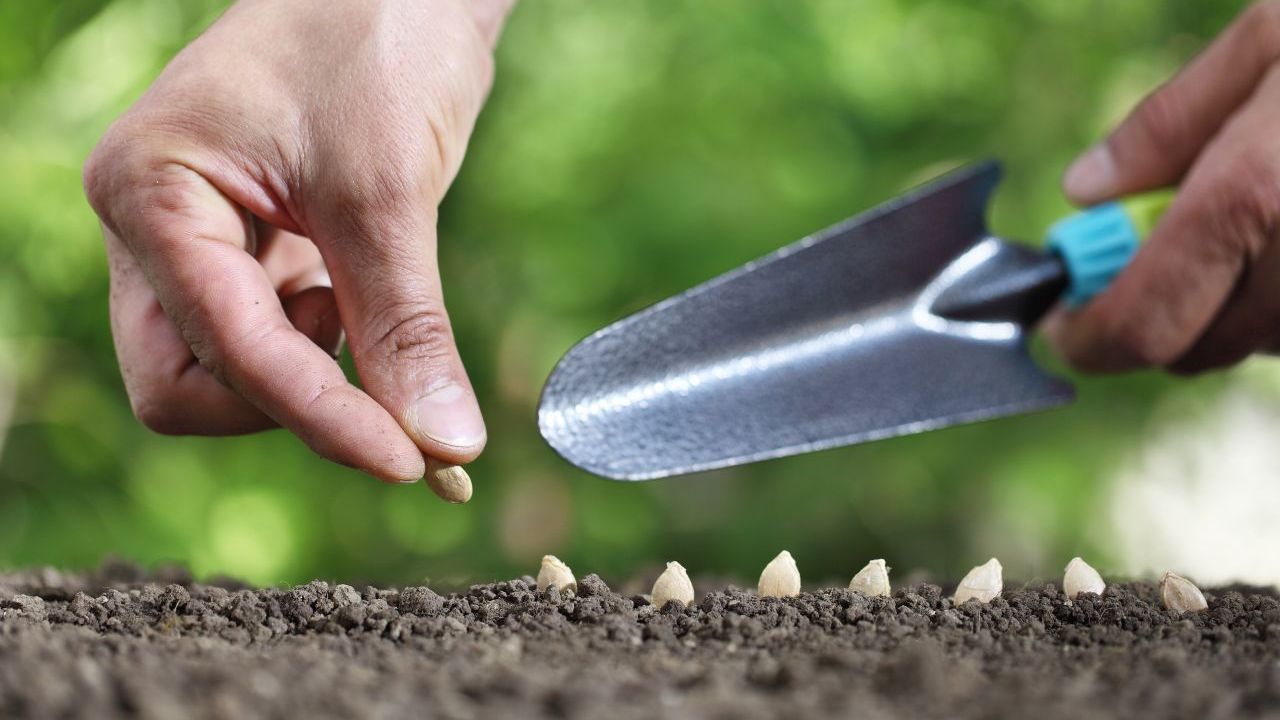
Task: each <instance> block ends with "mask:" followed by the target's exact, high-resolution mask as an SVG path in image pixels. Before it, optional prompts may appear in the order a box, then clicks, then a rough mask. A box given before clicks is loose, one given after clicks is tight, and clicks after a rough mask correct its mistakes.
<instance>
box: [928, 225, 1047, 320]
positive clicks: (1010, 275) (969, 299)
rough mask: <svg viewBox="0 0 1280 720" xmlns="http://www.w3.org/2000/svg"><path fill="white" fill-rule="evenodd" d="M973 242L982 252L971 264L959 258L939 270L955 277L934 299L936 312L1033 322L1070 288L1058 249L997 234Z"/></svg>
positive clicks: (955, 316) (958, 317) (932, 306)
mask: <svg viewBox="0 0 1280 720" xmlns="http://www.w3.org/2000/svg"><path fill="white" fill-rule="evenodd" d="M988 244H990V245H989V246H988ZM974 247H975V250H978V249H981V250H982V252H981V253H980V255H979V256H978V258H977V260H976V261H972V260H971V261H970V265H971V266H963V267H957V264H958V263H959V262H960V261H957V263H953V265H952V266H950V267H948V269H947V270H944V271H943V273H942V274H940V275H939V277H944V276H946V275H947V274H948V273H953V274H954V277H948V278H947V284H946V286H945V288H944V289H943V290H942V291H941V292H940V293H939V294H938V296H937V297H936V298H935V299H934V300H933V302H932V303H931V304H930V306H929V309H930V312H932V313H933V314H934V315H937V316H939V317H944V318H947V319H950V320H962V321H977V322H1015V323H1018V324H1019V325H1022V326H1023V327H1031V326H1033V325H1035V324H1036V323H1037V322H1039V320H1040V318H1042V317H1044V314H1045V313H1046V312H1048V310H1049V308H1051V307H1053V305H1054V303H1056V302H1057V301H1058V299H1059V298H1060V297H1061V296H1062V293H1063V292H1064V291H1065V290H1066V289H1067V284H1068V282H1069V278H1068V275H1067V269H1066V266H1065V265H1063V263H1062V259H1061V258H1059V257H1058V255H1057V254H1055V253H1047V252H1043V251H1041V250H1037V249H1035V248H1030V247H1027V246H1025V245H1020V244H1018V243H1012V242H1008V241H1005V240H1002V239H1000V238H995V237H991V238H987V239H986V240H983V241H982V243H980V244H979V245H975V246H974ZM962 260H963V258H962Z"/></svg>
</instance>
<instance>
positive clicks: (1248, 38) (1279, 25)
mask: <svg viewBox="0 0 1280 720" xmlns="http://www.w3.org/2000/svg"><path fill="white" fill-rule="evenodd" d="M1238 27H1239V28H1240V30H1241V32H1242V33H1244V36H1245V42H1247V43H1248V44H1249V46H1250V47H1253V48H1256V49H1257V51H1258V52H1259V53H1260V54H1261V55H1262V59H1263V60H1264V61H1268V60H1271V59H1274V58H1276V57H1277V56H1280V1H1277V0H1264V1H1263V2H1256V3H1254V4H1253V5H1250V6H1249V7H1248V8H1247V9H1246V10H1245V11H1244V13H1243V14H1242V15H1241V16H1240V24H1239V26H1238Z"/></svg>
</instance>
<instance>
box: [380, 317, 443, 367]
mask: <svg viewBox="0 0 1280 720" xmlns="http://www.w3.org/2000/svg"><path fill="white" fill-rule="evenodd" d="M393 312H394V314H393V315H392V316H393V317H395V318H396V320H395V321H394V322H391V323H389V324H388V327H390V329H389V330H388V331H387V332H386V333H385V334H384V335H383V336H382V338H381V339H380V340H379V341H378V342H377V343H376V350H375V352H377V353H378V354H379V355H381V356H382V357H383V358H385V359H386V360H388V361H390V362H399V361H413V362H415V363H428V364H433V365H439V366H440V367H444V366H445V365H446V364H447V363H448V361H449V357H450V355H451V354H452V352H453V331H452V329H451V328H450V325H449V318H448V316H447V315H446V314H445V311H444V308H443V307H441V306H439V305H415V306H411V307H408V308H400V309H398V310H396V311H393Z"/></svg>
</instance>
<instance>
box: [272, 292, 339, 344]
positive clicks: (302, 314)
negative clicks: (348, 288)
mask: <svg viewBox="0 0 1280 720" xmlns="http://www.w3.org/2000/svg"><path fill="white" fill-rule="evenodd" d="M280 302H281V304H282V305H283V306H284V314H285V316H286V317H288V318H289V324H291V325H293V326H294V327H295V328H297V329H298V332H301V333H302V334H303V335H306V336H307V337H308V338H310V340H311V342H313V343H315V344H316V346H317V347H319V348H320V349H321V350H324V351H325V353H326V354H328V355H329V357H332V358H337V357H338V354H339V353H340V352H341V351H342V342H343V340H344V339H345V335H344V334H343V331H342V318H341V317H340V316H339V315H338V301H337V298H335V297H334V294H333V288H331V287H325V286H323V285H316V286H312V287H309V288H307V289H306V290H302V291H300V292H296V293H294V294H292V295H286V296H283V297H281V298H280Z"/></svg>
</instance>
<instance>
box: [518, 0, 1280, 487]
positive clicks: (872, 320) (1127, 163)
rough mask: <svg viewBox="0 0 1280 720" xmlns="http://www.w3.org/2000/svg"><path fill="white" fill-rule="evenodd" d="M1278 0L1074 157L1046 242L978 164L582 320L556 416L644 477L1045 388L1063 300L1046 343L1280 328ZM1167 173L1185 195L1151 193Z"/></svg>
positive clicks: (1031, 404)
mask: <svg viewBox="0 0 1280 720" xmlns="http://www.w3.org/2000/svg"><path fill="white" fill-rule="evenodd" d="M1278 8H1280V3H1278V2H1274V1H1273V2H1266V3H1258V4H1255V5H1253V6H1252V7H1251V8H1250V9H1249V10H1248V11H1246V12H1245V13H1243V14H1242V15H1241V16H1240V17H1239V18H1238V19H1237V20H1236V22H1235V23H1233V24H1232V26H1231V27H1230V28H1228V29H1227V30H1226V31H1225V32H1223V33H1222V34H1221V35H1220V36H1219V37H1218V38H1217V39H1216V40H1215V41H1214V43H1213V44H1212V45H1211V46H1210V47H1209V48H1208V49H1207V50H1205V51H1204V52H1203V53H1201V54H1200V55H1199V56H1198V57H1197V58H1196V59H1195V60H1194V61H1192V62H1191V63H1190V64H1189V65H1188V66H1187V67H1186V68H1184V69H1183V70H1182V71H1181V72H1180V73H1179V74H1178V75H1177V76H1176V77H1174V78H1173V79H1172V80H1171V81H1169V82H1168V83H1167V84H1166V85H1164V86H1163V87H1161V88H1159V89H1158V90H1157V91H1156V92H1155V93H1153V94H1152V95H1151V96H1150V97H1148V98H1147V99H1146V100H1145V101H1144V102H1143V103H1142V104H1141V105H1140V106H1139V107H1138V109H1137V110H1136V111H1134V113H1133V114H1132V115H1130V117H1129V118H1128V119H1127V120H1126V121H1125V122H1124V123H1122V124H1121V125H1120V127H1119V128H1118V129H1117V130H1116V131H1115V132H1114V133H1113V134H1112V135H1111V136H1110V137H1109V138H1108V139H1107V141H1106V142H1104V143H1102V144H1099V145H1098V146H1097V147H1095V148H1094V149H1093V150H1091V151H1089V152H1087V153H1085V154H1084V155H1083V156H1082V157H1081V158H1080V159H1079V160H1078V161H1077V162H1076V163H1075V164H1074V165H1073V166H1072V168H1071V170H1069V171H1068V173H1067V176H1066V181H1065V186H1066V191H1067V194H1068V195H1069V196H1070V197H1071V199H1072V200H1074V201H1076V202H1078V203H1081V204H1085V205H1095V207H1094V208H1093V209H1090V210H1087V211H1085V212H1084V213H1082V214H1080V215H1077V216H1075V217H1073V218H1071V219H1069V220H1067V221H1064V222H1063V223H1061V224H1059V225H1056V226H1054V227H1053V229H1051V230H1050V231H1049V232H1048V242H1047V247H1046V249H1045V250H1038V249H1033V248H1032V247H1030V246H1026V245H1019V244H1016V243H1010V242H1006V241H1005V240H1002V239H999V238H998V237H997V236H996V235H993V234H992V233H991V232H990V231H989V230H988V229H987V227H986V223H985V222H984V218H983V215H984V210H985V208H986V204H987V201H988V199H989V197H990V195H991V192H992V190H993V189H994V187H995V184H996V181H997V179H998V170H997V168H996V167H995V166H994V165H993V164H983V165H977V166H973V167H970V168H967V169H965V170H962V171H960V172H957V173H954V174H952V175H950V176H947V177H945V178H942V179H940V180H938V181H937V182H935V183H933V184H931V185H929V186H926V187H924V188H921V189H919V190H917V191H915V192H913V193H911V194H909V195H907V196H906V197H904V198H902V199H900V200H896V201H893V202H890V203H888V204H886V205H883V206H881V207H880V208H878V209H876V210H872V211H871V212H868V213H866V214H864V215H861V216H859V217H856V218H854V219H852V220H849V221H847V222H845V223H843V224H841V225H838V226H836V227H834V228H831V229H830V230H827V231H825V232H822V233H819V234H817V235H814V236H811V237H808V238H805V239H803V240H801V241H799V242H797V243H795V244H793V245H790V246H788V247H785V248H783V249H782V250H779V251H777V252H776V253H774V254H772V255H769V256H766V257H764V258H761V259H759V260H757V261H754V262H751V263H748V264H747V265H745V266H743V267H741V268H739V269H737V270H734V271H731V272H729V273H727V274H725V275H722V276H720V277H718V278H715V279H713V280H711V281H709V282H707V283H704V284H703V285H700V286H698V287H696V288H693V289H691V290H689V291H687V292H685V293H682V294H680V295H678V296H676V297H674V298H671V299H669V300H666V301H664V302H661V303H659V304H657V305H655V306H653V307H651V308H649V309H647V310H644V311H642V312H639V313H637V314H635V315H633V316H631V317H629V318H626V319H624V320H621V321H619V322H618V323H615V324H614V325H611V326H609V327H607V328H605V329H603V330H601V331H599V332H597V333H595V334H594V335H592V336H590V337H589V338H587V339H586V340H584V341H583V342H582V343H580V344H579V345H578V346H576V347H575V348H573V349H572V350H571V351H570V352H569V353H568V355H566V356H565V358H564V359H563V360H562V361H561V362H560V364H559V366H557V368H556V370H555V372H554V373H552V376H551V378H550V380H548V382H547V387H546V389H545V391H544V393H543V398H542V404H541V406H540V408H539V413H538V422H539V425H540V427H541V430H542V433H543V435H544V437H546V439H547V441H548V442H549V443H550V444H551V445H552V447H554V448H555V449H556V450H557V451H559V452H560V454H561V455H563V456H564V457H565V458H566V459H568V460H569V461H570V462H572V463H574V464H576V465H578V466H580V467H582V468H585V469H587V470H590V471H591V472H595V473H598V474H600V475H605V476H608V477H613V478H618V479H627V480H642V479H648V478H656V477H663V476H666V475H675V474H679V473H685V472H692V471H697V470H706V469H711V468H717V467H724V466H728V465H735V464H739V463H745V462H751V461H754V460H761V459H765V458H771V457H780V456H783V455H790V454H794V453H800V452H807V451H810V450H819V449H823V448H829V447H835V446H838V445H844V444H849V443H856V442H862V441H866V440H874V439H877V438H884V437H889V436H893V435H901V434H905V433H913V432H919V431H923V430H930V429H934V428H939V427H944V426H947V425H952V424H956V423H963V422H971V421H975V420H983V419H988V418H994V417H999V416H1002V415H1010V414H1014V413H1020V412H1028V411H1032V410H1037V409H1041V408H1046V407H1050V406H1053V405H1057V404H1060V403H1063V402H1066V401H1067V400H1069V399H1070V398H1071V397H1072V391H1071V387H1070V386H1069V385H1067V384H1066V383H1065V382H1063V381H1061V380H1058V379H1054V378H1052V377H1049V376H1047V375H1045V374H1044V373H1043V372H1042V371H1041V370H1040V369H1039V368H1037V367H1036V366H1035V365H1034V364H1033V363H1032V362H1031V360H1030V358H1029V357H1028V355H1027V351H1026V338H1027V335H1028V333H1029V332H1030V331H1031V330H1032V329H1033V328H1034V327H1035V326H1036V324H1037V322H1038V321H1039V320H1040V319H1041V317H1042V316H1043V315H1044V313H1045V312H1046V311H1047V310H1048V309H1049V308H1050V307H1051V306H1053V305H1054V304H1055V303H1057V302H1058V301H1059V300H1065V301H1066V303H1065V304H1067V305H1073V304H1074V305H1076V306H1077V310H1076V311H1075V312H1070V313H1067V314H1066V315H1062V316H1059V317H1061V318H1062V320H1063V322H1061V323H1056V325H1057V327H1056V329H1055V332H1053V333H1052V335H1053V336H1054V340H1055V344H1056V345H1057V346H1058V347H1059V349H1060V350H1061V351H1062V352H1063V353H1064V355H1066V357H1067V358H1068V360H1070V361H1072V363H1073V364H1075V365H1077V366H1081V367H1083V368H1086V369H1093V370H1112V371H1114V370H1125V369H1132V368H1137V367H1167V368H1171V369H1174V370H1177V371H1180V372H1194V371H1199V370H1205V369H1211V368H1216V367H1223V366H1226V365H1231V364H1234V363H1236V362H1239V361H1240V360H1242V359H1244V358H1245V357H1247V356H1248V355H1250V354H1251V353H1254V352H1258V351H1266V350H1274V349H1277V348H1280V319H1278V318H1280V283H1277V282H1276V278H1278V277H1280V232H1278V231H1277V228H1280V135H1277V134H1276V133H1275V130H1274V128H1275V119H1276V116H1277V110H1276V109H1277V108H1280V69H1278V68H1280V42H1277V41H1276V40H1275V38H1277V37H1280V33H1278V32H1277V31H1276V30H1277V28H1278V27H1280V9H1278ZM1172 186H1178V188H1179V190H1178V197H1177V201H1176V202H1174V203H1173V204H1171V205H1169V199H1170V195H1169V194H1168V193H1166V194H1164V195H1163V196H1161V195H1155V196H1141V194H1142V193H1145V192H1148V191H1151V190H1156V189H1159V188H1164V187H1172ZM1135 196H1139V197H1135ZM1124 198H1128V200H1124ZM1117 199H1120V202H1118V203H1116V202H1111V203H1108V202H1107V201H1115V200H1117ZM1166 205H1168V216H1167V217H1166V218H1165V219H1164V221H1163V222H1161V223H1159V225H1158V226H1154V227H1153V223H1154V222H1155V219H1156V217H1157V216H1159V215H1160V213H1161V212H1162V211H1163V209H1164V208H1165V206H1166ZM1148 232H1150V233H1151V238H1150V242H1149V247H1148V248H1146V250H1145V251H1144V252H1142V253H1140V254H1138V255H1136V256H1135V255H1134V251H1135V249H1136V248H1137V246H1138V243H1139V241H1140V240H1141V239H1142V238H1143V236H1145V235H1146V234H1147V233H1148ZM1129 262H1132V267H1131V268H1129V271H1128V272H1124V273H1120V270H1122V269H1124V268H1125V267H1126V263H1129ZM1117 273H1119V274H1117ZM1112 280H1114V283H1113V284H1112V286H1111V287H1108V283H1109V282H1112ZM1104 288H1105V289H1106V292H1103V293H1102V294H1101V295H1098V297H1097V298H1096V299H1095V300H1093V301H1092V302H1089V303H1088V304H1087V305H1083V306H1081V305H1080V304H1081V303H1084V302H1085V301H1087V300H1089V299H1090V298H1091V297H1093V296H1094V295H1096V294H1098V293H1100V292H1101V291H1102V290H1103V289H1104Z"/></svg>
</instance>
